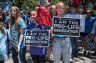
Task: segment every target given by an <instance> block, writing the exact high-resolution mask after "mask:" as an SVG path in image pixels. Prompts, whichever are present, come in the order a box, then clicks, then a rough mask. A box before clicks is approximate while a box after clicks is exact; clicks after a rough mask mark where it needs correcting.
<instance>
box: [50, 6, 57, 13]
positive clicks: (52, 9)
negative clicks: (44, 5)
mask: <svg viewBox="0 0 96 63" xmlns="http://www.w3.org/2000/svg"><path fill="white" fill-rule="evenodd" d="M50 11H51V13H52V14H55V13H56V6H55V5H52V6H51V10H50Z"/></svg>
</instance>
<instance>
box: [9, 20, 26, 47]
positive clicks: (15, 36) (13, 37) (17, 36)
mask: <svg viewBox="0 0 96 63" xmlns="http://www.w3.org/2000/svg"><path fill="white" fill-rule="evenodd" d="M25 28H26V25H25V22H24V20H23V19H21V18H20V22H19V29H25ZM19 39H20V32H16V29H15V25H13V26H12V28H11V30H10V42H11V44H12V46H13V47H14V48H17V47H18V42H19ZM20 48H24V38H23V40H22V43H21V45H20Z"/></svg>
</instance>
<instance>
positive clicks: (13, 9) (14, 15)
mask: <svg viewBox="0 0 96 63" xmlns="http://www.w3.org/2000/svg"><path fill="white" fill-rule="evenodd" d="M12 16H13V17H16V8H15V7H12Z"/></svg>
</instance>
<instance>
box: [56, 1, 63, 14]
mask: <svg viewBox="0 0 96 63" xmlns="http://www.w3.org/2000/svg"><path fill="white" fill-rule="evenodd" d="M63 14H64V4H63V3H58V5H57V15H58V16H62V15H63Z"/></svg>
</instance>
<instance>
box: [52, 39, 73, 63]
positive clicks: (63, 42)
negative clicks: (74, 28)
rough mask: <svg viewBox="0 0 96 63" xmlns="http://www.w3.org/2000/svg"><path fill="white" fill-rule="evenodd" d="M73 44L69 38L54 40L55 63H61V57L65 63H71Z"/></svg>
mask: <svg viewBox="0 0 96 63" xmlns="http://www.w3.org/2000/svg"><path fill="white" fill-rule="evenodd" d="M71 51H72V48H71V42H70V39H69V38H68V37H66V38H54V42H53V57H54V63H59V62H60V59H61V56H62V57H63V61H64V63H70V59H71Z"/></svg>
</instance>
